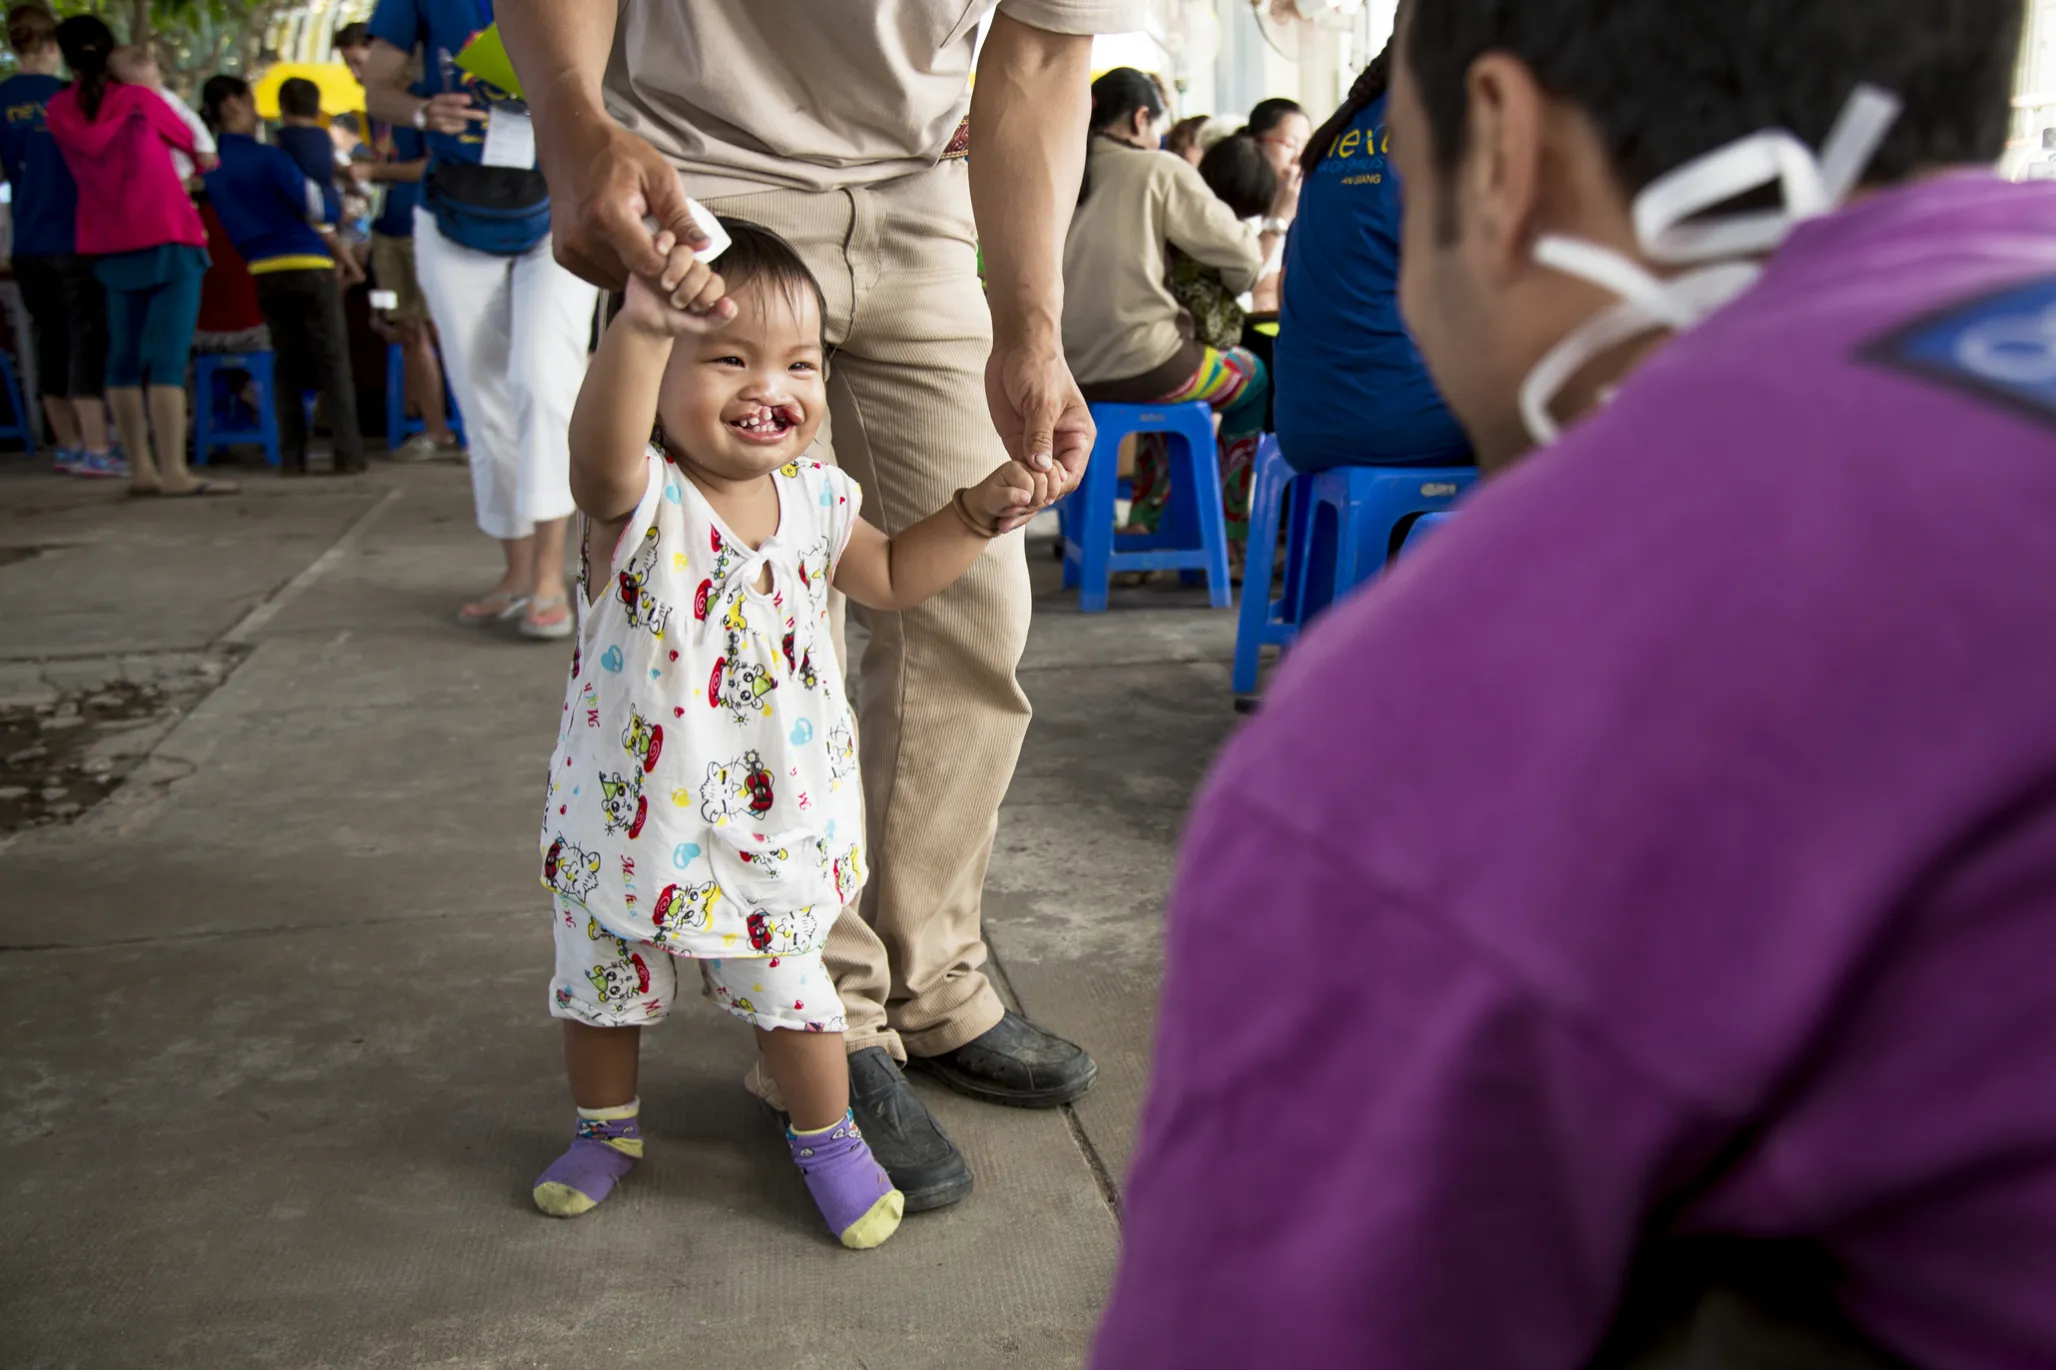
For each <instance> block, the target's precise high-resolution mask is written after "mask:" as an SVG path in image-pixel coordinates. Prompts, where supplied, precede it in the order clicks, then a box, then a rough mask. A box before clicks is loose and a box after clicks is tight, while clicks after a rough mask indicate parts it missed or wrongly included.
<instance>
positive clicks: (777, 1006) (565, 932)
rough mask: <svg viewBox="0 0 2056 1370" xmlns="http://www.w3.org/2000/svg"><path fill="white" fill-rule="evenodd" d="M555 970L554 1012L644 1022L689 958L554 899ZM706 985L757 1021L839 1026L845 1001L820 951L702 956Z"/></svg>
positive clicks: (600, 1021) (674, 989)
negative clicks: (626, 935) (619, 933)
mask: <svg viewBox="0 0 2056 1370" xmlns="http://www.w3.org/2000/svg"><path fill="white" fill-rule="evenodd" d="M554 903H555V905H556V915H555V917H554V918H553V919H552V920H551V926H552V927H553V928H554V929H555V930H556V938H557V970H556V974H555V976H554V977H553V978H552V979H551V982H550V1016H551V1017H553V1018H569V1019H570V1020H571V1021H573V1022H575V1023H584V1024H586V1025H588V1026H590V1027H639V1026H641V1025H642V1024H644V1023H655V1022H659V1021H661V1020H662V1019H664V1018H665V1017H666V1016H668V1015H669V1014H670V1012H671V1003H672V1001H673V1000H674V999H675V998H677V996H678V968H679V963H680V962H681V961H684V960H687V959H689V958H686V957H681V956H677V955H674V954H673V953H671V952H669V951H666V950H665V949H664V948H663V947H660V946H658V945H656V944H655V943H653V942H627V941H623V940H622V939H621V938H619V937H616V936H615V935H614V934H613V933H611V932H608V931H607V930H606V929H605V928H603V927H601V926H600V924H599V921H598V920H597V919H595V918H594V917H593V916H592V915H591V914H589V913H587V912H586V911H585V910H584V909H582V908H579V907H578V906H577V905H576V904H572V903H569V902H567V901H566V900H564V899H562V898H558V899H557V900H555V901H554ZM699 968H700V984H701V987H702V992H703V993H705V994H706V996H707V997H708V998H709V999H712V1000H713V1001H714V1002H715V1003H717V1004H719V1005H721V1007H723V1008H725V1009H727V1010H728V1011H729V1012H730V1013H732V1014H734V1015H735V1016H736V1017H738V1018H741V1019H744V1020H746V1021H748V1022H749V1023H751V1024H753V1025H755V1026H757V1027H760V1028H772V1029H775V1028H789V1029H792V1030H794V1031H797V1032H842V1031H844V1030H845V1029H846V1027H847V1025H846V1023H845V1022H844V1020H843V1014H842V1000H841V999H840V998H839V997H837V995H836V993H835V982H834V981H833V980H831V979H829V977H828V969H827V967H825V966H824V965H822V964H821V953H820V952H819V951H818V950H816V951H810V952H802V953H800V954H798V955H794V956H724V957H722V958H721V959H719V960H710V959H702V960H700V961H699Z"/></svg>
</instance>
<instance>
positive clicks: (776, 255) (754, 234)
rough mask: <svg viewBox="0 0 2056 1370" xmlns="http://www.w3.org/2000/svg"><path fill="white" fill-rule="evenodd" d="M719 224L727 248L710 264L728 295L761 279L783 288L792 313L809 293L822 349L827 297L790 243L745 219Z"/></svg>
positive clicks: (826, 341)
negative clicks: (816, 310)
mask: <svg viewBox="0 0 2056 1370" xmlns="http://www.w3.org/2000/svg"><path fill="white" fill-rule="evenodd" d="M721 227H722V228H723V229H724V230H726V231H727V233H728V250H727V251H726V252H723V253H722V254H721V255H720V256H719V257H716V258H715V259H714V261H713V263H712V265H713V268H714V270H715V271H716V272H718V273H720V276H721V282H722V284H723V285H725V286H726V287H727V288H728V292H729V293H730V294H731V295H732V294H734V293H735V291H736V290H737V288H739V287H741V286H745V285H748V284H750V283H751V282H753V281H762V282H763V283H764V285H765V286H766V287H776V288H777V289H780V290H782V291H784V292H785V298H786V301H787V302H788V303H789V304H791V305H792V307H793V312H794V313H798V312H799V308H800V301H801V299H802V298H803V297H804V294H806V293H811V294H812V295H813V297H814V303H815V305H816V306H817V307H818V308H819V310H820V316H821V333H822V338H821V346H822V350H823V351H826V350H827V347H828V338H827V333H828V297H827V296H826V295H824V294H823V293H822V292H821V282H819V281H817V280H815V279H814V273H813V272H812V271H810V270H808V269H807V264H806V262H805V261H804V260H803V259H802V258H801V257H800V254H799V253H798V252H797V251H795V250H794V248H793V245H792V244H791V243H789V242H787V241H785V239H783V238H781V237H779V236H778V235H777V234H776V233H773V232H772V231H771V230H770V229H768V228H766V227H764V226H763V225H762V224H753V223H751V222H750V221H749V220H748V219H723V220H721Z"/></svg>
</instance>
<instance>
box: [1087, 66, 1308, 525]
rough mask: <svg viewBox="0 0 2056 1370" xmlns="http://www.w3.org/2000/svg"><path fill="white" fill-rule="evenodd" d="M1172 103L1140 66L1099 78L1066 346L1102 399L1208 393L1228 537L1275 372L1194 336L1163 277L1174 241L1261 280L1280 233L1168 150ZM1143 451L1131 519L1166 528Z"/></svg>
mask: <svg viewBox="0 0 2056 1370" xmlns="http://www.w3.org/2000/svg"><path fill="white" fill-rule="evenodd" d="M1163 116H1164V106H1163V100H1162V98H1161V97H1160V96H1159V95H1158V94H1157V88H1156V84H1155V83H1154V82H1153V81H1151V80H1150V79H1149V77H1147V76H1145V75H1143V74H1142V73H1141V72H1139V71H1137V70H1135V69H1134V68H1133V67H1116V68H1115V69H1114V70H1112V71H1110V72H1108V73H1107V74H1106V75H1104V76H1102V77H1100V78H1099V79H1098V80H1097V81H1094V82H1093V83H1092V124H1091V128H1092V132H1091V144H1090V146H1089V147H1088V149H1087V151H1086V158H1085V186H1084V190H1083V193H1082V195H1081V197H1080V199H1079V203H1078V212H1077V214H1076V215H1074V216H1073V217H1072V220H1071V231H1070V236H1069V237H1068V238H1067V239H1066V240H1065V243H1064V351H1065V353H1066V355H1067V356H1068V357H1069V358H1070V362H1071V370H1072V373H1073V374H1074V375H1076V376H1077V378H1078V384H1079V388H1080V389H1081V390H1082V391H1083V392H1084V394H1085V398H1086V399H1088V400H1091V401H1093V402H1095V403H1109V402H1111V403H1124V404H1181V403H1185V402H1187V401H1191V400H1200V401H1204V402H1205V403H1207V404H1208V405H1210V406H1212V407H1213V409H1214V411H1215V412H1216V413H1217V414H1219V415H1220V416H1221V422H1220V439H1219V449H1220V462H1221V485H1222V493H1223V498H1224V502H1225V504H1226V506H1227V512H1228V536H1229V538H1230V539H1231V541H1233V542H1234V543H1235V544H1237V549H1238V555H1239V544H1240V541H1241V539H1242V538H1243V537H1244V535H1245V534H1246V533H1247V531H1248V527H1249V477H1250V471H1251V467H1252V464H1253V462H1254V459H1255V455H1256V440H1257V435H1258V433H1259V432H1260V431H1261V429H1262V425H1263V415H1264V400H1265V396H1266V395H1267V394H1268V393H1269V389H1270V382H1269V378H1268V377H1267V376H1266V375H1265V374H1264V368H1263V363H1261V362H1259V361H1258V360H1257V359H1256V357H1255V356H1254V355H1253V354H1251V353H1250V352H1248V351H1246V350H1244V349H1242V348H1230V349H1228V350H1226V351H1223V350H1221V349H1219V348H1215V347H1209V346H1207V345H1206V344H1204V343H1202V342H1200V341H1199V340H1198V339H1196V338H1195V337H1194V336H1193V321H1192V316H1191V315H1190V314H1189V313H1187V312H1186V311H1185V310H1184V309H1182V308H1180V307H1179V304H1178V302H1177V300H1176V299H1174V298H1173V297H1172V294H1171V291H1170V288H1169V286H1168V285H1167V284H1166V283H1165V277H1166V271H1167V267H1166V260H1165V259H1166V252H1167V248H1169V247H1176V248H1178V249H1180V250H1181V251H1183V252H1184V253H1185V254H1186V255H1188V256H1190V257H1191V258H1193V259H1194V260H1195V261H1197V262H1200V263H1201V264H1203V265H1205V266H1208V267H1212V268H1213V269H1214V270H1216V271H1218V272H1219V273H1220V275H1221V279H1222V281H1223V282H1224V283H1225V285H1226V287H1227V288H1228V289H1229V290H1231V291H1234V292H1236V293H1240V292H1242V291H1245V290H1248V289H1249V288H1250V287H1251V286H1253V285H1255V284H1256V279H1257V273H1258V271H1259V270H1260V269H1261V268H1262V266H1263V263H1264V259H1265V257H1266V255H1267V253H1268V252H1269V250H1270V249H1271V248H1272V247H1273V246H1274V245H1275V243H1276V240H1277V237H1278V234H1279V233H1280V232H1282V229H1279V230H1277V231H1267V232H1265V233H1263V234H1261V235H1259V234H1258V232H1257V230H1256V229H1254V228H1252V227H1251V226H1250V225H1249V224H1246V223H1244V222H1243V221H1242V220H1241V219H1239V218H1238V217H1237V216H1236V212H1235V211H1234V210H1233V209H1231V208H1229V207H1228V206H1227V205H1226V204H1224V203H1223V202H1222V201H1221V199H1220V198H1219V197H1218V196H1216V195H1215V194H1214V193H1213V191H1211V190H1209V189H1208V188H1207V184H1206V182H1205V181H1204V180H1202V179H1201V178H1200V174H1199V172H1198V170H1197V169H1195V168H1194V167H1193V166H1192V165H1191V164H1190V163H1188V162H1187V161H1185V160H1184V159H1183V158H1182V157H1168V156H1165V155H1164V154H1163V153H1162V152H1160V151H1158V150H1157V125H1158V123H1159V122H1160V121H1161V120H1162V119H1163ZM1147 446H1148V445H1144V450H1143V451H1141V452H1138V466H1137V470H1136V477H1135V512H1134V515H1133V519H1134V525H1135V526H1136V527H1137V529H1138V530H1142V531H1146V530H1149V529H1152V528H1154V527H1155V524H1156V519H1157V516H1158V514H1159V513H1160V512H1161V510H1162V508H1163V502H1164V497H1165V493H1166V490H1167V486H1166V483H1165V481H1164V479H1163V472H1162V469H1161V467H1160V466H1159V467H1158V468H1157V469H1156V470H1154V471H1146V470H1144V469H1143V467H1142V464H1141V462H1142V458H1143V455H1144V453H1145V452H1146V451H1147Z"/></svg>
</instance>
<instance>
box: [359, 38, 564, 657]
mask: <svg viewBox="0 0 2056 1370" xmlns="http://www.w3.org/2000/svg"><path fill="white" fill-rule="evenodd" d="M492 22H493V5H492V2H491V0H380V3H379V5H378V8H377V9H376V10H374V11H373V12H372V16H371V22H370V37H371V46H370V52H369V54H368V55H367V57H366V59H365V63H366V64H365V74H364V76H363V77H362V78H361V79H362V80H363V81H364V82H365V87H364V99H365V105H366V107H367V109H368V110H369V111H370V113H371V115H372V117H374V118H378V119H385V120H388V121H390V122H392V123H394V124H396V125H399V126H402V127H410V126H411V127H412V128H414V129H416V130H417V131H419V132H421V133H422V134H424V135H425V138H424V141H425V142H426V143H427V146H428V174H427V178H426V180H425V181H424V183H423V188H422V200H421V204H420V205H419V206H418V207H417V209H416V210H415V215H414V254H415V266H416V269H417V271H418V273H419V276H418V279H419V280H420V283H421V289H422V293H423V294H424V295H425V296H426V297H427V300H428V307H429V312H430V313H431V314H432V315H433V316H434V319H435V327H436V332H437V334H438V335H439V336H440V338H441V342H442V357H443V364H444V365H445V366H446V367H448V368H449V375H450V388H451V390H452V391H454V392H455V394H456V397H457V404H458V407H459V408H460V409H462V410H463V413H464V424H465V437H466V438H467V439H468V440H469V442H470V459H471V477H472V497H473V503H474V505H475V507H476V509H477V513H478V526H479V528H480V530H481V531H483V532H484V533H486V534H487V535H488V536H489V537H492V538H493V539H495V540H496V541H498V542H499V544H500V550H501V555H502V557H503V558H504V561H505V566H504V569H503V570H502V572H501V575H500V578H499V581H498V583H497V584H495V585H494V586H493V587H492V589H491V590H489V591H488V592H486V593H485V594H483V595H479V596H476V597H474V598H473V599H472V600H471V601H470V602H469V603H466V604H465V605H464V606H463V607H462V608H460V609H459V610H458V611H457V621H458V622H459V623H462V624H466V625H469V626H475V627H488V626H490V625H493V624H496V623H503V622H510V623H515V624H517V625H518V627H519V631H520V632H521V633H522V634H523V635H524V636H526V637H531V638H540V639H561V638H565V637H569V636H570V635H571V633H572V630H573V626H574V620H573V618H572V614H571V605H570V600H569V596H568V595H567V593H566V590H565V574H564V523H565V520H566V519H568V518H569V517H570V515H571V512H572V509H573V507H574V506H573V504H572V500H571V452H570V447H569V444H568V439H567V437H566V435H567V433H568V432H569V430H570V425H571V406H572V404H573V403H574V402H575V401H576V400H577V398H578V385H579V381H580V380H581V379H582V378H583V376H584V375H585V355H586V344H587V341H588V339H589V338H590V337H591V336H592V327H593V316H594V313H595V310H596V307H597V306H598V304H599V291H598V290H597V289H596V288H594V287H593V286H591V285H589V284H587V283H586V282H584V281H581V280H579V279H578V278H577V277H576V276H574V275H572V274H571V273H570V272H569V271H566V270H565V269H564V268H563V267H561V266H559V265H558V264H557V262H556V261H555V260H554V259H553V258H552V257H551V255H550V197H549V189H548V187H547V186H546V185H545V184H544V182H543V175H542V172H541V171H539V170H538V169H537V168H536V160H535V137H534V130H533V126H532V125H531V124H530V123H529V115H528V110H527V107H526V106H525V105H523V104H522V103H521V101H519V100H518V99H516V98H514V97H513V95H512V94H511V93H510V92H508V91H504V90H501V89H499V88H497V87H495V86H493V85H491V84H489V83H487V82H485V81H483V80H480V79H479V78H477V77H475V76H474V75H472V74H471V73H470V72H468V71H466V70H464V69H463V68H461V67H459V66H458V65H457V59H458V58H459V57H460V56H461V55H463V53H464V51H465V49H466V48H467V47H469V46H470V44H471V42H472V40H473V39H475V38H476V37H477V36H478V35H479V34H480V33H481V32H483V31H484V30H486V29H487V28H489V27H490V26H491V25H492ZM416 50H419V51H420V53H421V70H422V72H423V73H424V74H423V75H422V76H420V77H419V78H418V79H416V78H413V77H412V76H411V75H410V72H409V69H408V68H409V65H410V58H411V55H412V54H413V53H414V52H415V51H416ZM488 134H490V135H491V136H490V137H488Z"/></svg>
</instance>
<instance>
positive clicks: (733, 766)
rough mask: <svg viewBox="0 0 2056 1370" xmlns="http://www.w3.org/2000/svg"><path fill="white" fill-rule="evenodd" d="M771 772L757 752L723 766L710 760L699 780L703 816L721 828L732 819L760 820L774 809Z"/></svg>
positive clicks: (701, 813)
mask: <svg viewBox="0 0 2056 1370" xmlns="http://www.w3.org/2000/svg"><path fill="white" fill-rule="evenodd" d="M772 802H773V789H772V779H771V772H770V771H769V770H768V769H766V768H765V766H764V758H763V757H761V756H759V755H758V754H757V753H756V752H754V751H749V752H744V753H743V754H742V756H741V757H739V758H738V759H736V760H734V761H731V762H729V763H728V764H727V765H725V766H724V765H722V764H721V763H720V762H718V761H716V762H709V763H708V765H707V776H706V779H704V780H702V781H701V782H700V817H702V818H704V819H706V820H707V821H708V822H709V823H712V824H713V825H714V826H715V827H717V828H718V827H721V826H722V825H724V824H726V823H727V822H728V820H729V819H731V818H752V819H761V818H762V817H763V816H764V815H765V814H767V813H769V812H770V811H771V805H772Z"/></svg>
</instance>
